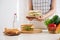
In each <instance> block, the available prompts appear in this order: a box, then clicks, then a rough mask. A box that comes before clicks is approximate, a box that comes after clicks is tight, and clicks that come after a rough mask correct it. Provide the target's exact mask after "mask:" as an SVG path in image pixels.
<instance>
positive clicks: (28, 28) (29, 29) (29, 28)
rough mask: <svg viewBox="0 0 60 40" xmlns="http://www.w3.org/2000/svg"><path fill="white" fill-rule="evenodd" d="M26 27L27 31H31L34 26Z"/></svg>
mask: <svg viewBox="0 0 60 40" xmlns="http://www.w3.org/2000/svg"><path fill="white" fill-rule="evenodd" d="M24 29H25V30H26V31H31V30H32V28H31V27H30V26H25V27H24Z"/></svg>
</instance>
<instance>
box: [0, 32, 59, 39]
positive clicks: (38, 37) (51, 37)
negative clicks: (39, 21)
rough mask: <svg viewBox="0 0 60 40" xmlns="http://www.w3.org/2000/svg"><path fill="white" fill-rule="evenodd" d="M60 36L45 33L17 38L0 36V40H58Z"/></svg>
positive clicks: (21, 35)
mask: <svg viewBox="0 0 60 40" xmlns="http://www.w3.org/2000/svg"><path fill="white" fill-rule="evenodd" d="M59 37H60V34H49V33H48V32H47V31H44V32H42V33H35V34H20V35H19V36H6V35H4V34H3V33H2V34H1V35H0V40H58V38H59Z"/></svg>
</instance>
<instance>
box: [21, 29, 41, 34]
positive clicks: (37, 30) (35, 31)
mask: <svg viewBox="0 0 60 40" xmlns="http://www.w3.org/2000/svg"><path fill="white" fill-rule="evenodd" d="M41 32H42V29H34V30H33V31H21V33H41Z"/></svg>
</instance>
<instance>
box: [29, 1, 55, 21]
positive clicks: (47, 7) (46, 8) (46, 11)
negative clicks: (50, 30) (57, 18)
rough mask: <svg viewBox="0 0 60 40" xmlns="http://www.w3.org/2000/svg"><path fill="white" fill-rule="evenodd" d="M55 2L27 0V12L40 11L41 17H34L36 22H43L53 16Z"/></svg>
mask: <svg viewBox="0 0 60 40" xmlns="http://www.w3.org/2000/svg"><path fill="white" fill-rule="evenodd" d="M55 4H56V0H29V10H40V11H42V14H43V16H42V17H36V18H37V19H38V20H40V21H43V20H44V19H46V18H47V17H49V16H51V15H53V14H54V11H55V7H56V6H55Z"/></svg>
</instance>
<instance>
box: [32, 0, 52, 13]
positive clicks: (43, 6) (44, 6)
mask: <svg viewBox="0 0 60 40" xmlns="http://www.w3.org/2000/svg"><path fill="white" fill-rule="evenodd" d="M32 4H33V10H40V11H41V12H42V14H46V13H47V12H48V11H49V10H50V5H51V0H32Z"/></svg>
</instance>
